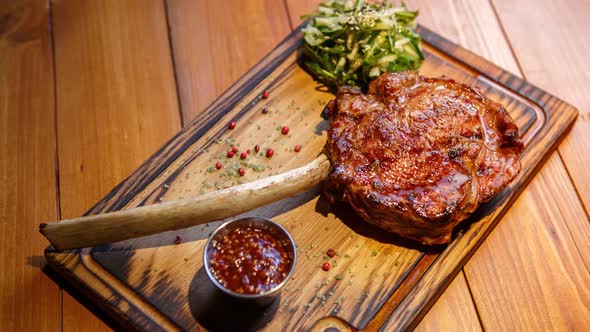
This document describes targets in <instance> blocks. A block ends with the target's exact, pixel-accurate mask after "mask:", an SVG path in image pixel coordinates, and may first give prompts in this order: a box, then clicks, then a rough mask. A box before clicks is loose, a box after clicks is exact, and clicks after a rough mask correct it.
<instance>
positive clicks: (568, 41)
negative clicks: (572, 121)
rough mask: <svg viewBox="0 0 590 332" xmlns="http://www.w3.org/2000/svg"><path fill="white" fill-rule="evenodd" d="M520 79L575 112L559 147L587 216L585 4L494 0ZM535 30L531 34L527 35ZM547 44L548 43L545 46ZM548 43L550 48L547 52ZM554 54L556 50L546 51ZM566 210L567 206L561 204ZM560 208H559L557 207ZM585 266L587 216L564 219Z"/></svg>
mask: <svg viewBox="0 0 590 332" xmlns="http://www.w3.org/2000/svg"><path fill="white" fill-rule="evenodd" d="M493 3H494V5H495V6H496V9H497V12H498V16H499V18H500V19H501V21H502V24H503V26H504V29H505V30H506V34H507V37H508V39H509V40H510V43H511V45H512V47H513V49H514V53H515V55H516V56H517V57H518V61H519V64H520V66H521V68H522V70H523V75H524V77H526V79H527V80H529V81H531V82H533V83H535V84H538V85H539V86H540V87H542V88H544V89H546V90H547V91H550V92H552V93H555V94H557V95H559V96H563V98H564V100H566V101H569V102H571V103H572V104H573V105H574V106H576V107H577V108H578V109H579V110H580V117H579V119H578V121H576V125H575V126H574V128H573V129H572V132H571V133H570V134H569V135H568V136H567V137H566V139H565V140H564V142H563V143H562V144H561V145H560V147H559V154H560V156H561V158H562V160H563V163H564V164H565V167H566V169H567V173H568V175H569V177H570V178H571V180H572V181H573V183H574V185H575V190H576V192H577V195H578V198H579V199H580V200H581V201H582V202H583V204H584V206H585V209H586V214H587V215H588V214H590V173H588V171H587V167H586V165H588V163H590V140H588V132H590V86H589V85H588V83H587V82H588V81H589V79H590V63H589V62H588V54H589V53H590V41H589V40H588V38H585V37H583V36H585V35H587V33H588V32H587V31H589V30H590V22H588V20H587V19H586V15H585V13H587V12H588V11H589V10H590V3H588V1H573V2H568V4H567V6H562V5H561V4H559V3H556V2H551V1H545V0H544V1H540V2H538V3H536V5H535V6H534V8H535V10H534V11H533V12H530V8H529V7H528V6H526V5H525V4H523V3H518V4H515V5H513V4H512V3H511V2H509V1H493ZM530 27H535V33H534V34H531V33H530ZM549 41H551V42H549ZM549 43H550V44H551V46H550V48H549ZM549 49H551V50H559V51H555V52H554V51H548V50H549ZM563 203H565V204H563V206H568V204H567V203H568V202H563ZM559 205H560V206H561V204H559ZM565 224H566V225H567V226H568V228H569V230H570V233H571V235H572V239H573V241H574V242H575V243H576V247H577V248H578V251H579V252H580V253H582V256H583V257H582V258H583V259H584V262H585V264H586V267H587V268H588V269H590V241H589V240H588V239H590V222H588V217H586V218H582V219H573V220H569V219H566V220H565Z"/></svg>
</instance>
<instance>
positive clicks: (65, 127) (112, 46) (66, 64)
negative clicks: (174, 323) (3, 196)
mask: <svg viewBox="0 0 590 332" xmlns="http://www.w3.org/2000/svg"><path fill="white" fill-rule="evenodd" d="M53 23H54V24H53V31H54V39H55V63H56V80H57V81H56V89H57V91H58V92H57V119H58V123H57V125H58V126H57V131H58V154H59V169H60V193H61V211H62V217H63V218H70V217H74V216H79V215H80V214H82V213H83V212H84V211H85V210H87V209H88V208H89V207H90V206H91V205H92V204H93V203H94V202H96V200H97V199H98V198H99V197H101V196H103V195H105V194H106V193H107V192H108V191H109V190H110V189H112V187H114V185H115V184H117V183H118V182H119V181H121V180H123V179H124V178H125V177H126V176H127V175H128V174H129V173H130V172H131V171H132V170H133V169H135V168H136V167H137V166H138V165H139V164H140V162H141V161H142V160H144V159H145V158H146V157H147V156H148V155H149V154H151V153H152V152H154V151H155V149H156V148H158V147H159V146H161V145H162V144H163V143H164V142H165V140H166V139H168V138H169V137H171V136H172V135H173V134H174V133H175V132H176V131H177V130H178V129H179V127H180V126H179V124H180V118H179V111H178V105H177V96H176V93H175V91H176V89H175V84H174V75H173V68H172V61H171V57H170V50H169V42H168V35H167V26H166V15H165V8H164V4H163V3H162V2H161V1H103V2H80V1H66V0H58V1H54V3H53ZM80 308H81V307H80V305H79V304H78V303H76V302H75V301H73V300H72V299H71V298H70V297H69V296H65V297H64V317H63V320H64V329H65V330H77V329H83V330H90V329H94V328H96V329H104V325H103V324H102V323H99V321H98V320H97V319H96V318H94V316H93V315H91V314H89V313H84V312H83V310H82V309H80Z"/></svg>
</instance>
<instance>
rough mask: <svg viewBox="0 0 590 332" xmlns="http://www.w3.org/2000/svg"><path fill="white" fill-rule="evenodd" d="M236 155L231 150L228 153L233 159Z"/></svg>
mask: <svg viewBox="0 0 590 332" xmlns="http://www.w3.org/2000/svg"><path fill="white" fill-rule="evenodd" d="M235 154H236V153H235V152H233V151H231V150H230V151H228V152H227V157H228V158H233V157H234V155H235Z"/></svg>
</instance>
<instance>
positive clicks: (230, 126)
mask: <svg viewBox="0 0 590 332" xmlns="http://www.w3.org/2000/svg"><path fill="white" fill-rule="evenodd" d="M235 127H236V122H235V121H232V122H230V123H229V125H228V126H227V128H228V129H234V128H235Z"/></svg>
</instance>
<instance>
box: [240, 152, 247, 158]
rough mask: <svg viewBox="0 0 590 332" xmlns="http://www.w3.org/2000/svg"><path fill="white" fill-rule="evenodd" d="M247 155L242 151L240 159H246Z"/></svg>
mask: <svg viewBox="0 0 590 332" xmlns="http://www.w3.org/2000/svg"><path fill="white" fill-rule="evenodd" d="M247 156H248V155H247V154H246V152H242V153H241V154H240V159H246V157H247Z"/></svg>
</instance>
